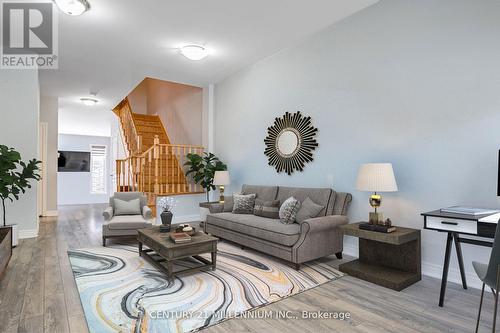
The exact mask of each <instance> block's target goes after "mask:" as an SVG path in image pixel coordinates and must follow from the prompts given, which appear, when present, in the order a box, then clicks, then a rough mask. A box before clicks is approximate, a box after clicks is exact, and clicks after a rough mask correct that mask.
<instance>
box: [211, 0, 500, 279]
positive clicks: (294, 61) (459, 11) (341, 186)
mask: <svg viewBox="0 0 500 333" xmlns="http://www.w3.org/2000/svg"><path fill="white" fill-rule="evenodd" d="M499 13H500V2H496V1H486V0H482V1H466V0H445V1H431V0H421V1H409V0H387V1H381V2H380V3H378V4H376V5H374V6H372V7H370V8H368V9H366V10H364V11H362V12H360V13H358V14H356V15H354V16H351V17H350V18H348V19H346V20H344V21H342V22H340V23H338V24H336V25H334V26H331V27H330V28H328V29H326V30H325V31H323V32H321V33H319V34H317V35H315V36H313V37H311V38H309V39H308V40H306V41H305V42H303V43H302V44H301V45H298V46H296V47H294V48H292V49H289V50H285V51H282V52H280V53H278V54H276V55H274V56H272V57H269V58H267V59H265V60H263V61H261V62H258V63H256V64H255V65H253V66H251V67H249V68H247V69H245V70H243V71H241V72H239V73H237V74H235V75H233V76H232V77H230V78H228V79H226V80H225V81H223V82H221V83H219V84H217V86H216V99H215V100H216V118H215V126H216V128H215V141H216V152H217V153H218V154H219V155H220V157H221V158H222V159H223V160H224V161H225V162H227V163H228V166H229V170H230V171H231V176H232V181H233V184H232V186H231V189H230V190H229V191H228V192H231V190H238V189H239V188H240V186H241V184H242V183H245V182H246V183H255V184H281V185H297V186H331V185H332V181H331V179H332V178H331V177H329V175H331V176H332V177H333V186H334V188H335V189H336V190H337V191H348V192H351V193H352V194H353V196H354V200H353V203H352V206H351V209H350V213H349V216H350V219H351V221H353V222H354V221H359V220H365V219H366V218H367V215H368V211H369V210H370V206H369V205H368V195H369V194H368V193H362V192H358V191H356V189H355V179H356V175H357V170H358V167H359V165H360V164H361V163H365V162H392V163H393V164H394V168H395V173H396V177H397V181H398V185H399V189H400V191H399V192H397V193H387V194H386V195H384V202H383V206H382V211H383V212H384V213H385V215H386V216H387V217H390V218H391V219H392V221H393V222H394V224H396V225H400V226H407V227H412V228H418V229H420V228H422V225H423V220H422V217H421V216H420V213H421V212H424V211H428V210H431V209H436V208H439V207H443V206H448V205H453V204H468V205H477V206H484V207H497V208H499V207H500V203H499V200H498V198H497V196H496V183H497V158H498V149H499V148H500V112H499V110H500V95H499V93H498V92H499V91H500V63H499V62H500V44H499V43H498V42H497V41H498V34H499V32H500V14H499ZM296 110H301V111H302V112H303V113H304V114H305V115H308V116H311V117H312V120H313V123H314V125H316V126H317V127H318V128H319V135H318V141H319V149H317V150H316V152H315V154H314V155H315V160H314V162H313V163H310V164H308V165H307V166H306V168H305V170H304V172H302V173H300V172H299V173H295V174H293V176H291V177H289V176H287V175H283V174H281V175H277V174H276V172H275V170H274V169H273V168H272V167H269V166H268V165H267V159H266V156H264V153H263V151H264V142H263V139H264V138H265V136H266V129H267V127H268V126H270V125H271V124H272V123H273V121H274V118H275V117H277V116H281V115H282V114H283V113H284V112H285V111H291V112H293V111H296ZM422 237H423V241H422V254H423V257H422V259H423V270H424V273H426V274H429V275H434V276H440V274H441V267H442V262H443V253H444V246H445V237H446V235H445V234H440V233H436V232H432V231H423V232H422ZM356 248H357V243H356V240H355V239H352V238H346V242H345V249H346V252H350V253H356ZM463 251H464V260H465V263H466V269H467V272H468V278H469V282H471V284H472V285H475V286H477V285H478V280H477V279H476V278H475V274H474V273H473V270H472V267H471V261H472V260H477V261H483V262H487V260H488V257H489V253H490V250H489V249H487V248H481V247H475V246H472V245H463ZM457 269H458V266H457V264H456V257H455V253H454V251H453V257H452V267H451V270H450V279H451V280H455V281H459V275H458V271H457Z"/></svg>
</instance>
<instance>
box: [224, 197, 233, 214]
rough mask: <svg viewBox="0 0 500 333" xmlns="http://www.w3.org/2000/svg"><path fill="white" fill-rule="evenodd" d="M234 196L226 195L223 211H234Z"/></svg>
mask: <svg viewBox="0 0 500 333" xmlns="http://www.w3.org/2000/svg"><path fill="white" fill-rule="evenodd" d="M233 204H234V203H233V196H232V195H230V196H227V197H224V208H223V211H224V212H232V211H233Z"/></svg>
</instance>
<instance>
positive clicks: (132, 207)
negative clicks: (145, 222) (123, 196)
mask: <svg viewBox="0 0 500 333" xmlns="http://www.w3.org/2000/svg"><path fill="white" fill-rule="evenodd" d="M113 204H114V206H115V207H114V212H113V215H141V214H142V213H141V199H134V200H130V201H125V200H120V199H114V201H113Z"/></svg>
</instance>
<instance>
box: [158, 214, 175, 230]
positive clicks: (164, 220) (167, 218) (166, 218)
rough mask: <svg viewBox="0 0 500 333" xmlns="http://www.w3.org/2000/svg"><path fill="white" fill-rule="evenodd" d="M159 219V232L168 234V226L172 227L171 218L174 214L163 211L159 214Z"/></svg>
mask: <svg viewBox="0 0 500 333" xmlns="http://www.w3.org/2000/svg"><path fill="white" fill-rule="evenodd" d="M160 217H161V226H160V231H161V232H170V226H171V225H172V218H173V217H174V214H172V212H170V211H163V212H162V213H161V214H160Z"/></svg>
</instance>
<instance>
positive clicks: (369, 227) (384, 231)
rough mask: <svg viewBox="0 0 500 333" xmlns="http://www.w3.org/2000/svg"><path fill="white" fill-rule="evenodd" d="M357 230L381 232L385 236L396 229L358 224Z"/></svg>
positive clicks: (378, 225)
mask: <svg viewBox="0 0 500 333" xmlns="http://www.w3.org/2000/svg"><path fill="white" fill-rule="evenodd" d="M359 229H363V230H370V231H376V232H383V233H386V234H388V233H391V232H394V231H396V227H392V226H387V225H380V224H370V223H360V224H359Z"/></svg>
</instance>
